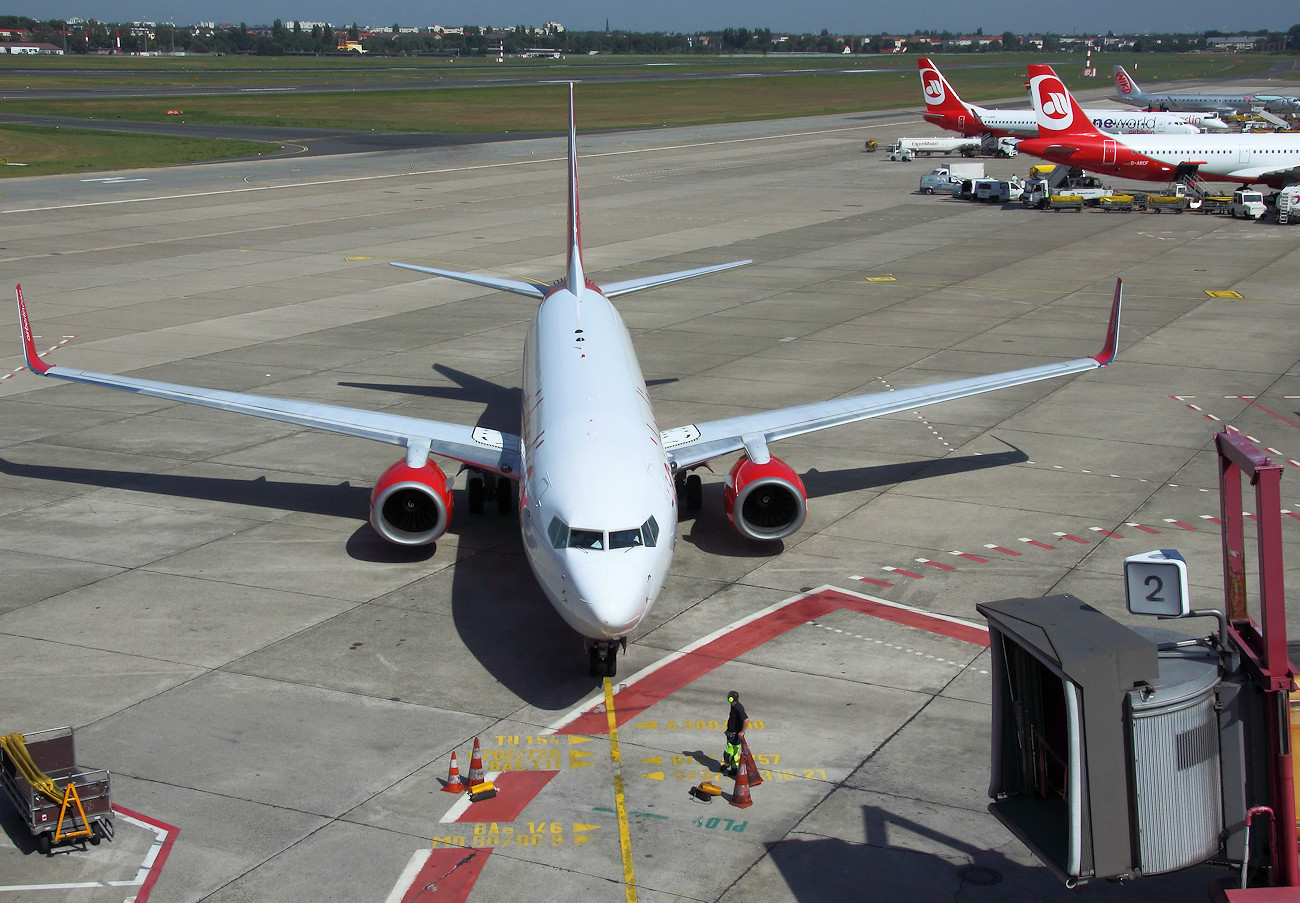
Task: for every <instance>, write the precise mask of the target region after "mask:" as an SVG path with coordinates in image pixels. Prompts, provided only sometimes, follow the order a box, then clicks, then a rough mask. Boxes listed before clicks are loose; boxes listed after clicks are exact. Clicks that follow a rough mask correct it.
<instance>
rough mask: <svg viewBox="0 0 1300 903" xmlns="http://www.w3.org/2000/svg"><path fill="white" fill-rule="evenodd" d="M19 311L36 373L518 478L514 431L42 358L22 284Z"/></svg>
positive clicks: (418, 459) (28, 358)
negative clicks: (142, 376) (352, 439)
mask: <svg viewBox="0 0 1300 903" xmlns="http://www.w3.org/2000/svg"><path fill="white" fill-rule="evenodd" d="M17 294H18V315H19V319H20V320H21V325H22V333H23V355H24V357H25V360H26V363H27V369H29V370H31V371H32V372H33V373H35V374H37V375H39V376H50V377H54V378H55V379H65V380H68V381H70V382H76V383H87V384H89V385H93V386H105V387H107V388H110V389H122V390H124V391H127V392H135V393H136V394H138V395H149V396H152V397H154V398H163V399H167V400H168V401H177V402H182V403H184V404H193V405H199V406H201V407H205V408H215V409H217V410H219V411H231V412H233V413H236V414H250V415H252V416H254V417H262V418H264V419H266V420H278V421H280V422H281V423H292V424H296V425H298V426H307V427H312V428H313V429H318V430H325V431H327V432H331V433H341V434H342V435H345V436H355V437H357V438H360V439H374V440H376V441H378V442H387V443H389V444H390V445H400V446H404V447H405V448H406V449H407V460H408V461H410V462H411V463H413V464H414V463H417V462H418V463H419V464H423V461H424V459H425V458H427V456H428V454H429V453H430V452H432V453H434V454H437V455H441V456H443V457H445V458H451V459H452V460H453V461H460V462H462V463H465V464H469V465H471V466H473V467H477V468H482V469H484V470H489V471H492V472H494V473H498V474H502V475H504V476H507V477H510V478H511V479H518V474H519V464H520V456H519V437H518V436H513V435H511V434H509V433H501V432H498V431H496V430H488V429H483V428H481V427H471V426H464V425H461V424H456V423H443V422H441V421H437V420H422V419H420V418H418V417H405V416H402V415H400V414H386V413H384V412H382V411H366V410H361V409H358V408H345V407H339V406H336V405H329V404H318V403H316V402H307V401H291V400H288V399H283V398H268V397H266V396H262V395H249V394H245V393H243V392H225V391H221V390H219V389H205V388H200V387H196V386H182V385H177V384H175V383H164V382H156V381H154V380H150V379H135V378H133V377H129V376H114V375H112V374H108V373H92V372H91V371H89V370H76V369H73V368H71V367H59V366H53V365H51V364H48V363H46V362H45V361H43V360H42V359H41V357H40V355H39V354H38V353H37V351H36V344H35V342H34V341H33V339H32V330H31V325H30V324H29V323H28V320H27V305H26V304H25V303H24V301H23V290H22V287H21V286H19V287H17Z"/></svg>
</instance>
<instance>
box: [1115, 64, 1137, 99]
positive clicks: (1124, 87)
mask: <svg viewBox="0 0 1300 903" xmlns="http://www.w3.org/2000/svg"><path fill="white" fill-rule="evenodd" d="M1115 90H1116V91H1118V92H1119V93H1121V94H1132V93H1133V79H1131V78H1129V77H1128V73H1127V72H1125V71H1124V70H1123V69H1120V70H1119V71H1118V72H1116V73H1115Z"/></svg>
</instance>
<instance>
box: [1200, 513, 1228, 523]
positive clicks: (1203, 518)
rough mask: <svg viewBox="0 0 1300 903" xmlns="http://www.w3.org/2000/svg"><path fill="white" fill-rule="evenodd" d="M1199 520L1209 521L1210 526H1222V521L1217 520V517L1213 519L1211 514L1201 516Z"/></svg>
mask: <svg viewBox="0 0 1300 903" xmlns="http://www.w3.org/2000/svg"><path fill="white" fill-rule="evenodd" d="M1201 520H1208V521H1209V522H1210V523H1212V524H1222V523H1223V521H1221V520H1219V519H1218V518H1217V517H1215V516H1214V515H1213V514H1202V515H1201Z"/></svg>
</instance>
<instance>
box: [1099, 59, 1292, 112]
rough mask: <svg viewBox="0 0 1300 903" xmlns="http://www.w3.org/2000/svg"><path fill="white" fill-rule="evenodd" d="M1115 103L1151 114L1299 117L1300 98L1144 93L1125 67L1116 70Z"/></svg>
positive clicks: (1254, 95)
mask: <svg viewBox="0 0 1300 903" xmlns="http://www.w3.org/2000/svg"><path fill="white" fill-rule="evenodd" d="M1114 73H1115V99H1116V100H1119V101H1122V102H1123V103H1127V104H1132V105H1133V106H1136V107H1146V108H1147V109H1149V110H1175V111H1176V110H1187V111H1191V110H1209V111H1213V112H1218V113H1249V112H1250V111H1251V110H1268V111H1270V112H1272V113H1300V98H1297V97H1295V96H1293V95H1290V94H1186V93H1184V94H1170V93H1168V92H1165V93H1161V94H1153V93H1151V92H1149V91H1143V90H1142V89H1141V88H1140V87H1138V83H1137V82H1135V81H1134V80H1133V76H1131V75H1129V74H1128V72H1127V71H1126V70H1125V69H1124V67H1123V66H1116V67H1115V69H1114Z"/></svg>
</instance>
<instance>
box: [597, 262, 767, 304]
mask: <svg viewBox="0 0 1300 903" xmlns="http://www.w3.org/2000/svg"><path fill="white" fill-rule="evenodd" d="M753 262H754V261H752V260H733V261H732V262H731V263H719V264H716V265H714V266H709V267H700V268H699V269H697V270H682V271H680V272H677V273H665V274H664V275H662V276H645V277H643V278H641V279H627V280H625V281H623V282H611V283H609V284H608V285H602V286H601V287H600V290H601V293H602V294H604V296H605V297H606V298H617V297H618V296H619V295H630V294H632V293H633V292H639V291H642V290H644V289H647V288H655V287H657V286H660V285H668V284H669V283H672V282H681V281H682V280H683V279H694V278H695V277H696V276H707V275H708V274H709V273H717V272H720V271H722V270H730V269H734V268H735V267H743V266H745V265H746V264H749V263H753Z"/></svg>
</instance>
